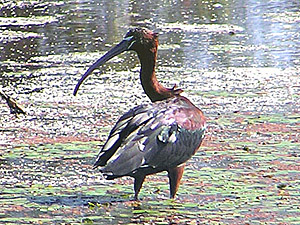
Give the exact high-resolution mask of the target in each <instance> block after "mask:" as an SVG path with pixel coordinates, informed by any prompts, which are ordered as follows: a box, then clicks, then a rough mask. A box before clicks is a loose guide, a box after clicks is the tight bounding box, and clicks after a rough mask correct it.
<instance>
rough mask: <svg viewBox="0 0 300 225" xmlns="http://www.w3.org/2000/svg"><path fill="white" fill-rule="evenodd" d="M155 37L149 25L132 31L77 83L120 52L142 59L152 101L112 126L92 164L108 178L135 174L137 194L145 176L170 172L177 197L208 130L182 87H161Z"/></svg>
mask: <svg viewBox="0 0 300 225" xmlns="http://www.w3.org/2000/svg"><path fill="white" fill-rule="evenodd" d="M157 46H158V41H157V35H156V34H155V33H153V32H151V31H149V30H146V29H139V28H136V29H133V30H130V31H129V32H128V33H127V35H126V36H125V38H124V40H123V41H122V42H121V43H120V44H118V45H117V46H116V47H114V48H113V49H112V50H111V51H109V52H108V53H107V54H105V55H104V56H103V57H102V58H101V59H99V60H98V61H97V62H96V63H95V64H94V65H93V66H91V67H90V69H89V70H88V71H87V72H86V73H85V75H84V76H83V77H82V79H81V80H80V81H79V82H78V84H77V86H76V89H75V92H74V94H76V92H77V90H78V88H79V85H80V84H81V83H82V82H83V80H84V79H85V78H86V77H87V76H88V75H89V74H90V73H91V72H92V71H93V70H94V69H95V68H96V67H98V66H99V65H102V64H103V63H104V62H106V61H107V60H109V59H111V58H112V57H114V56H115V55H117V54H120V52H123V51H127V50H134V51H136V52H137V54H138V57H139V59H140V62H141V73H140V79H141V82H142V86H143V88H144V91H145V93H146V94H147V95H148V97H149V98H150V100H151V101H152V103H149V104H144V105H140V106H137V107H135V108H133V109H131V110H130V111H128V112H127V113H125V114H124V115H123V116H122V117H121V118H120V119H119V120H118V122H117V123H116V125H115V126H114V128H113V129H112V130H111V132H110V134H109V137H108V140H107V141H106V143H105V144H104V146H103V148H102V149H101V151H100V153H99V155H98V157H97V159H96V162H95V164H94V167H95V168H96V167H98V166H100V167H101V171H102V173H103V174H104V175H105V176H106V178H107V179H114V178H117V177H122V176H131V177H133V178H134V179H135V183H134V189H135V198H136V199H137V198H138V194H139V191H140V188H141V186H142V184H143V181H144V179H145V177H146V176H147V175H150V174H154V173H158V172H161V171H167V172H168V176H169V179H170V195H171V197H172V198H174V197H175V194H176V192H177V189H178V187H179V183H180V179H181V177H182V173H183V170H184V165H185V164H184V163H185V162H186V161H187V160H188V159H190V158H191V157H192V156H193V155H194V154H195V153H196V151H197V150H198V149H199V147H200V145H201V143H202V140H203V138H204V133H205V117H204V115H203V113H202V111H201V110H200V109H198V108H197V107H196V106H195V105H194V104H192V103H191V102H190V101H189V100H188V99H187V98H185V97H183V96H181V95H180V93H181V92H182V90H180V89H175V87H174V88H172V89H168V88H165V87H163V86H162V85H161V84H160V83H159V82H158V81H157V79H156V76H155V70H154V67H155V61H156V55H157Z"/></svg>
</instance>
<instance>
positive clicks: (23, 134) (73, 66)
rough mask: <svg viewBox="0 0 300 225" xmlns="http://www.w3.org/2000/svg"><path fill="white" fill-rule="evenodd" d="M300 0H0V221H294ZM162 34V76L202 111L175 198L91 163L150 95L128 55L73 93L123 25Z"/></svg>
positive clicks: (159, 185)
mask: <svg viewBox="0 0 300 225" xmlns="http://www.w3.org/2000/svg"><path fill="white" fill-rule="evenodd" d="M299 24H300V2H299V1H298V0H292V1H291V0H282V1H276V0H273V1H266V0H262V1H253V0H247V1H242V0H235V1H230V0H227V1H224V0H220V1H210V0H209V1H195V0H182V1H153V0H152V1H111V0H109V1H108V0H107V1H101V0H99V1H88V0H82V1H72V0H70V1H43V0H40V1H13V2H12V1H2V2H0V90H2V91H3V92H5V94H7V95H8V96H10V97H12V98H14V99H15V100H16V101H17V103H18V104H19V105H20V106H22V107H23V108H24V111H26V115H18V116H15V115H12V114H11V113H10V109H9V108H8V106H7V104H6V102H5V100H1V101H0V223H4V224H29V223H30V224H32V223H33V224H42V223H45V224H61V223H65V224H81V223H87V224H93V223H94V224H101V223H103V224H118V223H125V224H128V223H134V224H135V223H139V224H245V223H248V224H261V223H267V224H269V223H271V224H272V223H273V224H277V223H284V224H299V223H300V203H299V202H300V194H299V190H300V181H299V177H300V166H299V165H300V150H299V149H300V142H299V139H300V137H299V133H300V114H299V107H300V99H299V97H300V96H299V93H300V92H299V91H300V78H299V77H300V26H299ZM131 27H146V28H148V29H151V30H154V31H155V32H157V33H159V41H160V45H159V51H158V61H157V76H158V78H159V80H160V81H161V82H162V83H163V84H164V85H165V86H168V87H173V86H174V85H175V84H176V85H177V86H179V87H180V88H182V89H184V95H185V96H187V97H188V98H189V99H190V100H191V101H193V102H194V103H195V104H196V105H197V106H198V107H199V108H201V109H202V110H203V112H204V113H205V115H206V117H207V119H208V131H207V135H206V139H205V142H204V144H203V146H202V147H201V148H200V150H199V152H198V153H197V154H196V155H195V156H194V157H193V158H192V159H191V160H190V161H189V162H188V163H187V166H186V170H185V173H184V176H183V180H182V184H181V186H180V189H179V192H178V196H177V198H176V199H175V200H168V194H169V191H168V181H167V178H166V174H164V173H162V174H158V175H155V176H150V177H149V178H148V179H147V181H146V182H145V184H144V187H143V189H142V191H141V198H142V200H141V201H140V202H135V201H132V198H133V190H132V189H133V187H132V180H131V179H130V178H122V179H118V180H115V181H105V179H104V178H103V177H102V176H101V174H100V172H99V171H97V170H93V169H92V164H93V160H94V158H95V157H96V155H97V153H98V151H99V149H100V147H101V146H102V145H103V143H104V141H105V139H106V137H107V135H108V132H109V130H110V129H111V127H112V126H113V124H114V123H115V121H116V120H117V119H118V117H120V116H121V115H122V114H123V113H125V112H126V111H127V110H128V109H129V108H131V107H134V106H136V105H138V104H142V103H143V102H148V101H149V100H148V99H147V97H146V95H145V94H144V93H143V90H142V88H141V86H140V82H139V76H138V74H139V61H138V59H137V56H136V55H135V53H131V52H128V53H124V54H122V55H120V56H118V57H117V58H114V59H113V60H111V61H110V62H108V63H106V65H104V66H103V67H101V68H99V70H96V71H95V72H94V73H93V75H91V76H90V78H89V79H88V80H86V81H85V83H84V84H83V85H82V86H81V89H80V90H79V93H78V95H77V96H73V95H72V93H73V89H74V87H75V85H76V83H77V81H78V79H79V78H80V77H81V75H82V74H83V73H84V72H85V71H86V70H87V68H88V67H89V66H90V65H91V64H92V63H93V62H94V61H96V60H97V59H98V58H100V57H101V55H103V54H104V53H105V52H106V51H107V50H109V49H110V48H111V47H112V46H113V45H115V44H117V43H118V42H119V41H120V40H122V38H123V37H124V35H125V34H126V32H127V31H128V29H129V28H131Z"/></svg>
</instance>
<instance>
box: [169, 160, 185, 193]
mask: <svg viewBox="0 0 300 225" xmlns="http://www.w3.org/2000/svg"><path fill="white" fill-rule="evenodd" d="M184 166H185V164H183V165H181V166H179V167H175V168H172V169H169V170H168V177H169V182H170V198H174V197H175V195H176V192H177V190H178V187H179V184H180V180H181V177H182V174H183V170H184Z"/></svg>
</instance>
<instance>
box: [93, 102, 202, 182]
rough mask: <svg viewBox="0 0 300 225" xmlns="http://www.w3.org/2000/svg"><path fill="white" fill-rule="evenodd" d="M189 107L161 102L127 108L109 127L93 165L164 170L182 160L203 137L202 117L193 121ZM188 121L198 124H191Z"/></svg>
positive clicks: (119, 170) (123, 170) (118, 171)
mask: <svg viewBox="0 0 300 225" xmlns="http://www.w3.org/2000/svg"><path fill="white" fill-rule="evenodd" d="M192 110H193V108H192V109H191V108H188V107H183V106H182V105H174V104H173V105H172V106H169V105H168V104H166V103H165V102H160V103H158V104H152V105H142V106H139V107H136V108H134V109H132V110H130V111H129V112H128V113H126V114H125V115H123V116H122V117H121V118H120V119H119V121H118V122H117V124H116V125H115V127H114V128H113V129H112V131H111V133H110V135H109V137H108V140H107V142H106V143H105V145H104V147H103V149H102V150H101V152H100V153H99V155H98V158H97V160H96V163H95V167H97V166H104V168H103V169H102V171H103V172H104V173H110V174H113V175H115V176H122V175H126V174H130V173H131V174H132V173H134V172H135V171H136V170H137V169H139V168H142V167H143V168H145V167H152V168H153V169H157V168H160V169H161V170H165V169H168V168H173V167H176V166H178V165H180V164H182V163H184V162H185V161H187V160H188V159H189V158H191V156H192V155H193V154H195V152H196V150H197V149H198V148H199V147H200V144H201V142H202V139H203V137H204V130H205V126H204V122H205V121H196V120H197V117H195V116H194V115H193V113H192V112H191V111H192ZM183 118H185V119H183ZM199 119H200V120H201V119H202V118H198V120H199ZM199 122H200V123H201V124H200V123H199ZM190 123H193V124H194V123H198V125H197V126H195V127H193V128H192V127H191V125H190Z"/></svg>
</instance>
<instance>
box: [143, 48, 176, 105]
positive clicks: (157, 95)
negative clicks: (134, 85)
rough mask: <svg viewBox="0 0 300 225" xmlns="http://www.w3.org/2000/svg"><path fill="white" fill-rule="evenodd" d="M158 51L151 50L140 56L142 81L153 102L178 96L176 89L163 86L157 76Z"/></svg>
mask: <svg viewBox="0 0 300 225" xmlns="http://www.w3.org/2000/svg"><path fill="white" fill-rule="evenodd" d="M156 50H157V49H155V48H154V49H152V50H151V49H150V50H148V51H143V53H142V54H138V56H139V59H140V62H141V72H140V79H141V82H142V86H143V89H144V91H145V93H146V94H147V96H148V97H149V98H150V100H151V101H152V102H155V101H161V100H164V99H167V98H171V97H173V96H175V95H176V93H175V91H174V89H169V88H165V87H164V86H162V85H161V84H160V83H159V82H158V80H157V78H156V75H155V62H156V56H157V51H156Z"/></svg>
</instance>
